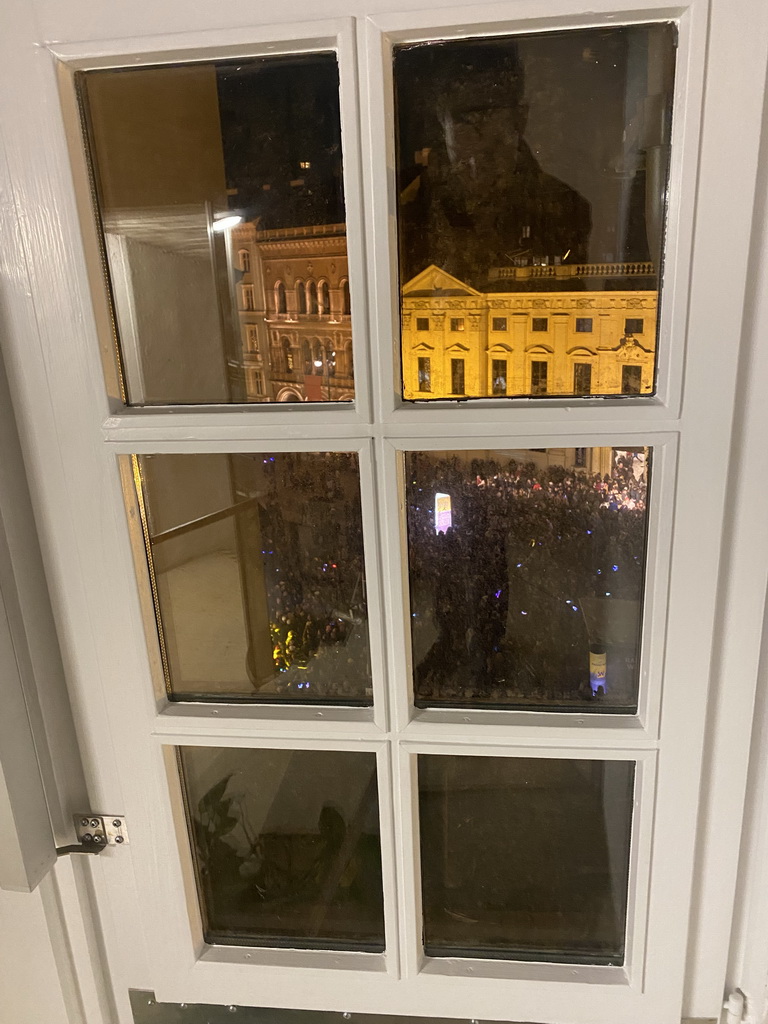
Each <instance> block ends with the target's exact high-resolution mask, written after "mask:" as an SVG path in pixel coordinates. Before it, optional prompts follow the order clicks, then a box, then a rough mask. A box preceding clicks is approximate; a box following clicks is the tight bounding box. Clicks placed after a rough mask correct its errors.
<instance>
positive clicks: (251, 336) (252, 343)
mask: <svg viewBox="0 0 768 1024" xmlns="http://www.w3.org/2000/svg"><path fill="white" fill-rule="evenodd" d="M245 336H246V338H247V348H248V351H249V352H258V351H259V329H258V327H246V329H245Z"/></svg>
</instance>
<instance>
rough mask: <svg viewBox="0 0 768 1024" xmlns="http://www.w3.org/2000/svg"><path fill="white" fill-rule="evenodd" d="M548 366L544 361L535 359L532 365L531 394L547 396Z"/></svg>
mask: <svg viewBox="0 0 768 1024" xmlns="http://www.w3.org/2000/svg"><path fill="white" fill-rule="evenodd" d="M548 368H549V367H548V364H547V362H546V361H545V360H543V359H535V360H534V361H533V362H532V363H531V394H532V395H546V393H547V371H548Z"/></svg>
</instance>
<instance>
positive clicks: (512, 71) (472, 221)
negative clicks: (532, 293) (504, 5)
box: [396, 40, 591, 286]
mask: <svg viewBox="0 0 768 1024" xmlns="http://www.w3.org/2000/svg"><path fill="white" fill-rule="evenodd" d="M396 79H397V85H398V100H399V111H398V118H399V123H400V145H401V148H402V147H403V145H404V144H406V145H407V143H408V141H411V139H415V138H416V137H417V136H418V137H419V138H420V139H421V141H422V143H428V146H425V148H423V149H422V150H421V151H420V156H419V160H420V163H421V168H420V170H419V171H418V174H417V175H416V176H415V177H414V178H412V180H411V181H410V182H409V181H408V177H409V173H408V171H407V170H406V169H405V166H404V165H405V164H406V163H407V160H403V157H407V158H409V157H410V153H403V154H401V181H400V186H401V260H402V264H403V266H402V273H403V277H404V279H406V280H407V279H409V278H411V277H412V276H414V275H415V274H417V273H419V272H420V271H421V270H423V269H424V268H425V267H426V266H428V265H429V264H430V263H435V264H437V265H438V266H440V267H442V268H443V269H444V270H447V271H448V272H449V273H452V274H454V275H455V276H456V277H458V278H459V279H460V280H462V281H466V282H467V283H469V284H473V285H476V286H477V285H481V284H482V283H483V282H484V281H485V279H486V276H487V271H488V269H489V268H490V267H494V266H495V267H498V266H505V265H506V266H508V265H510V264H511V263H512V262H513V260H514V259H515V258H518V257H527V258H529V259H530V258H534V259H537V258H538V259H542V258H545V257H549V258H550V259H555V258H559V259H563V258H565V257H566V256H568V258H569V259H570V261H572V262H578V261H582V260H585V259H586V255H587V242H588V239H589V233H590V227H591V216H590V204H589V203H588V202H587V200H586V199H584V197H583V196H581V195H580V194H579V193H578V192H577V191H576V190H575V189H573V188H571V187H570V186H569V185H567V184H565V182H563V181H560V180H559V179H558V178H555V177H553V176H552V175H549V174H547V173H545V171H543V170H542V168H541V167H540V165H539V163H538V162H537V160H536V159H535V157H534V155H533V153H532V152H531V150H530V149H529V147H528V145H527V144H526V142H525V139H524V133H525V122H526V116H527V106H526V103H525V101H524V88H523V71H522V67H521V65H520V62H519V60H518V57H517V50H516V45H515V43H514V42H513V41H509V40H485V41H481V42H478V41H472V42H468V43H460V44H459V43H443V44H432V45H430V46H429V47H413V48H411V49H404V50H402V51H400V53H399V54H398V55H397V57H396ZM414 101H415V102H416V103H417V104H418V105H419V109H420V111H421V113H422V116H423V120H422V123H421V124H420V125H418V126H416V125H415V124H414V123H413V122H414V120H415V117H417V116H418V115H413V114H412V113H411V112H410V111H409V110H408V107H409V105H411V104H413V103H414ZM425 112H426V116H424V115H425ZM406 125H407V127H406Z"/></svg>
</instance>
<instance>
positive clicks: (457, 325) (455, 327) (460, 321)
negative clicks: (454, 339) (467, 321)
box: [451, 316, 464, 331]
mask: <svg viewBox="0 0 768 1024" xmlns="http://www.w3.org/2000/svg"><path fill="white" fill-rule="evenodd" d="M451 330H452V331H463V330H464V317H463V316H452V317H451Z"/></svg>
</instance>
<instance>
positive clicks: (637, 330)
mask: <svg viewBox="0 0 768 1024" xmlns="http://www.w3.org/2000/svg"><path fill="white" fill-rule="evenodd" d="M624 333H625V334H642V333H643V321H642V318H640V317H630V318H629V319H628V320H625V321H624Z"/></svg>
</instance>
